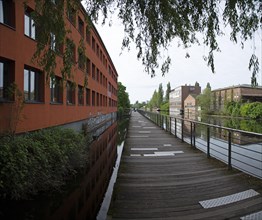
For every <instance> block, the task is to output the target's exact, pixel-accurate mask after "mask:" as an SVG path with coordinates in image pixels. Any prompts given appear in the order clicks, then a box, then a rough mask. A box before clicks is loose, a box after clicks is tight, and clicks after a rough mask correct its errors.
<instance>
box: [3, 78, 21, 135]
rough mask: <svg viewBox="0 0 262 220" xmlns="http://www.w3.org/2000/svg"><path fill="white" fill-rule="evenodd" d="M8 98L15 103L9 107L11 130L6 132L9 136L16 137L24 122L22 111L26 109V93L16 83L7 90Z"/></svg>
mask: <svg viewBox="0 0 262 220" xmlns="http://www.w3.org/2000/svg"><path fill="white" fill-rule="evenodd" d="M7 96H8V99H9V100H13V102H12V103H11V104H10V105H9V108H10V110H9V111H10V118H9V128H8V130H7V131H6V132H7V133H8V134H11V135H14V134H15V133H16V128H17V125H18V123H19V122H20V121H21V120H23V115H22V111H23V109H24V106H25V105H24V104H25V103H24V93H23V92H21V90H20V89H19V88H18V86H17V84H16V83H12V84H11V85H10V86H9V87H8V89H7Z"/></svg>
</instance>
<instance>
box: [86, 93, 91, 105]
mask: <svg viewBox="0 0 262 220" xmlns="http://www.w3.org/2000/svg"><path fill="white" fill-rule="evenodd" d="M86 105H90V89H86Z"/></svg>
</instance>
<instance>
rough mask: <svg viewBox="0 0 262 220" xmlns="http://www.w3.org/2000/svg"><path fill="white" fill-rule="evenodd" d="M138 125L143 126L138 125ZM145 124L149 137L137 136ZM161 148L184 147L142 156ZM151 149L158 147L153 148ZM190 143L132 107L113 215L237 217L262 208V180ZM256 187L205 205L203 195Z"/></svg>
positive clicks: (139, 217) (219, 195)
mask: <svg viewBox="0 0 262 220" xmlns="http://www.w3.org/2000/svg"><path fill="white" fill-rule="evenodd" d="M138 126H141V127H139V130H138V129H137V128H138ZM144 127H147V128H149V127H150V128H151V130H150V131H151V133H148V134H146V135H147V136H148V137H143V138H142V137H139V136H140V135H141V134H140V135H139V131H141V129H143V128H144ZM136 148H141V149H143V148H144V149H150V148H151V149H153V148H157V149H158V152H161V151H162V152H167V151H171V152H175V151H176V152H177V151H179V152H182V151H183V153H180V154H175V156H166V157H144V156H139V157H135V156H130V155H131V154H134V153H135V154H137V153H138V154H140V155H142V154H146V153H148V152H149V151H148V150H145V151H142V150H139V151H134V150H132V149H136ZM152 153H154V152H153V151H152ZM251 180H254V178H253V177H248V176H247V175H245V174H243V173H241V172H239V171H228V170H227V167H226V165H224V164H222V163H221V162H218V161H216V160H214V159H207V158H206V155H205V154H203V153H202V152H200V151H199V150H196V149H194V148H192V147H191V146H190V145H188V144H186V143H182V142H181V140H179V139H176V138H175V137H174V136H172V135H170V134H168V133H166V132H165V131H164V130H162V129H160V128H158V127H157V126H156V125H155V124H153V123H152V122H150V121H148V120H147V119H146V118H144V117H143V116H141V115H140V114H139V113H137V112H136V113H133V115H132V117H131V119H130V124H129V130H128V134H127V139H126V141H125V145H124V149H123V155H122V158H121V163H120V168H119V173H118V177H117V181H116V184H115V187H114V193H113V198H112V201H111V206H110V213H111V215H112V216H111V217H112V219H167V220H168V219H226V218H228V219H230V218H232V219H234V218H235V219H239V218H240V217H241V216H246V215H248V214H250V213H254V212H258V211H261V210H262V197H261V194H262V183H261V182H262V181H251ZM248 189H254V190H256V191H257V192H259V195H256V196H254V197H253V198H248V199H245V200H244V201H238V202H234V203H231V204H227V205H224V206H221V207H215V208H210V209H204V208H203V207H202V206H201V205H200V204H199V201H203V200H209V199H212V198H218V197H223V196H228V195H232V194H235V193H238V192H241V191H245V190H248Z"/></svg>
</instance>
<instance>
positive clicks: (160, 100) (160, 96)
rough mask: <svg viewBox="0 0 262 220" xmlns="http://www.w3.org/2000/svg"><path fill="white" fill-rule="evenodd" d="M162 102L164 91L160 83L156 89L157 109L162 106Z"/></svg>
mask: <svg viewBox="0 0 262 220" xmlns="http://www.w3.org/2000/svg"><path fill="white" fill-rule="evenodd" d="M163 100H164V90H163V86H162V83H160V84H159V87H158V93H157V107H158V108H160V106H161V105H162V104H163Z"/></svg>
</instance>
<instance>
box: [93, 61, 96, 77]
mask: <svg viewBox="0 0 262 220" xmlns="http://www.w3.org/2000/svg"><path fill="white" fill-rule="evenodd" d="M92 78H93V79H95V78H96V67H95V65H94V64H93V63H92Z"/></svg>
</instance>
